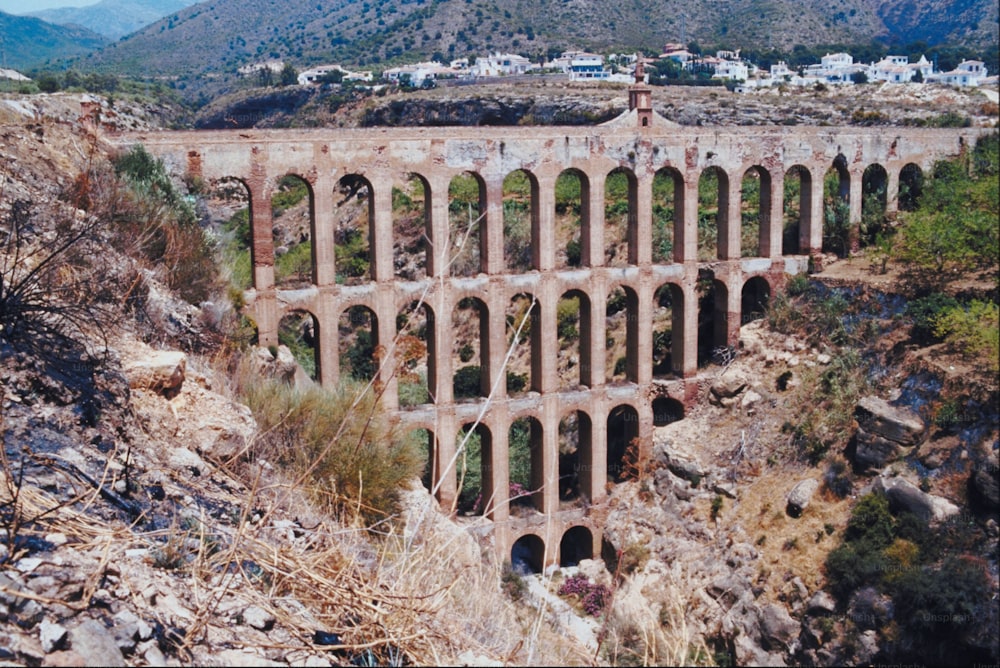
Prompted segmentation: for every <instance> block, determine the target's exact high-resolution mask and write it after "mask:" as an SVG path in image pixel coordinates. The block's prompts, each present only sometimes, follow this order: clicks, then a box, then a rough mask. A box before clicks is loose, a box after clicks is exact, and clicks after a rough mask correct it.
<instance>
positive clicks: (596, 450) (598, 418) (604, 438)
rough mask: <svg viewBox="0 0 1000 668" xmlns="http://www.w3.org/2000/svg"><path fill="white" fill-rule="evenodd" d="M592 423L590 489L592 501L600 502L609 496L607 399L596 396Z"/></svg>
mask: <svg viewBox="0 0 1000 668" xmlns="http://www.w3.org/2000/svg"><path fill="white" fill-rule="evenodd" d="M591 411H593V412H592V413H591V414H590V416H589V417H590V424H591V438H590V453H591V457H590V461H589V462H586V463H587V464H589V465H590V471H589V475H590V483H589V484H590V489H591V495H592V496H591V498H590V501H591V503H600V502H602V501H604V499H606V498H607V496H608V406H607V399H605V398H602V399H598V398H596V397H595V398H594V401H593V402H592V403H591Z"/></svg>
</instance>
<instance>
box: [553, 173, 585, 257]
mask: <svg viewBox="0 0 1000 668" xmlns="http://www.w3.org/2000/svg"><path fill="white" fill-rule="evenodd" d="M554 199H555V222H556V230H555V247H556V259H555V268H556V269H569V268H571V267H580V266H584V265H587V264H589V256H588V254H587V253H586V252H585V251H586V249H587V248H588V244H589V239H590V180H589V179H588V178H587V175H586V174H584V173H583V172H582V171H580V170H579V169H576V168H570V169H565V170H563V171H562V172H560V173H559V176H558V177H556V183H555V198H554Z"/></svg>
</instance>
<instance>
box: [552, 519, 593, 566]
mask: <svg viewBox="0 0 1000 668" xmlns="http://www.w3.org/2000/svg"><path fill="white" fill-rule="evenodd" d="M593 558H594V534H592V533H590V529H588V528H587V527H571V528H570V529H569V530H567V531H566V533H564V534H563V537H562V540H560V541H559V565H560V566H562V567H564V568H565V567H569V566H579V565H580V562H581V561H583V560H584V559H593Z"/></svg>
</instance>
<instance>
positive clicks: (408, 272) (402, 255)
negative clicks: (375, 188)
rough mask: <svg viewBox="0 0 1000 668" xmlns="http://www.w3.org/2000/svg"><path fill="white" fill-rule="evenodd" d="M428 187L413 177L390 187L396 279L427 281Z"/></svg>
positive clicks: (429, 227) (423, 181) (429, 199)
mask: <svg viewBox="0 0 1000 668" xmlns="http://www.w3.org/2000/svg"><path fill="white" fill-rule="evenodd" d="M430 203H431V188H430V184H428V183H427V181H426V180H425V179H424V178H423V177H422V176H419V175H417V174H410V175H409V177H408V178H407V180H406V181H405V182H404V183H401V184H399V185H398V186H393V188H392V233H393V236H392V258H393V271H394V272H395V275H396V278H398V279H400V280H404V281H419V280H421V279H424V278H427V253H428V249H429V239H430V238H431V207H430Z"/></svg>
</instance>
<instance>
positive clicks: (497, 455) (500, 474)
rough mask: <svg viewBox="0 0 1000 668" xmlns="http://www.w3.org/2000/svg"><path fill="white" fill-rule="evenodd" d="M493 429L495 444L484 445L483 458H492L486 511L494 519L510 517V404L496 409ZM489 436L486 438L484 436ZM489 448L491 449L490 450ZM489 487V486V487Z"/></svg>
mask: <svg viewBox="0 0 1000 668" xmlns="http://www.w3.org/2000/svg"><path fill="white" fill-rule="evenodd" d="M491 418H492V419H491V420H490V425H489V426H490V433H491V434H492V435H493V436H492V439H491V440H492V447H490V448H489V449H487V448H486V447H485V443H484V444H483V445H484V447H483V449H482V458H483V459H482V460H483V461H484V462H485V461H487V460H488V461H489V462H490V467H489V468H490V470H489V471H484V472H483V503H485V504H486V506H484V512H483V515H484V516H486V517H488V518H490V519H491V520H493V521H494V522H497V523H498V522H506V521H507V520H508V519H509V518H510V430H509V427H508V425H510V419H509V417H508V415H507V407H506V405H498V406H497V407H496V408H495V409H494V411H493V412H492V415H491ZM484 440H485V439H484ZM487 450H488V451H487ZM487 488H488V489H487Z"/></svg>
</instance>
